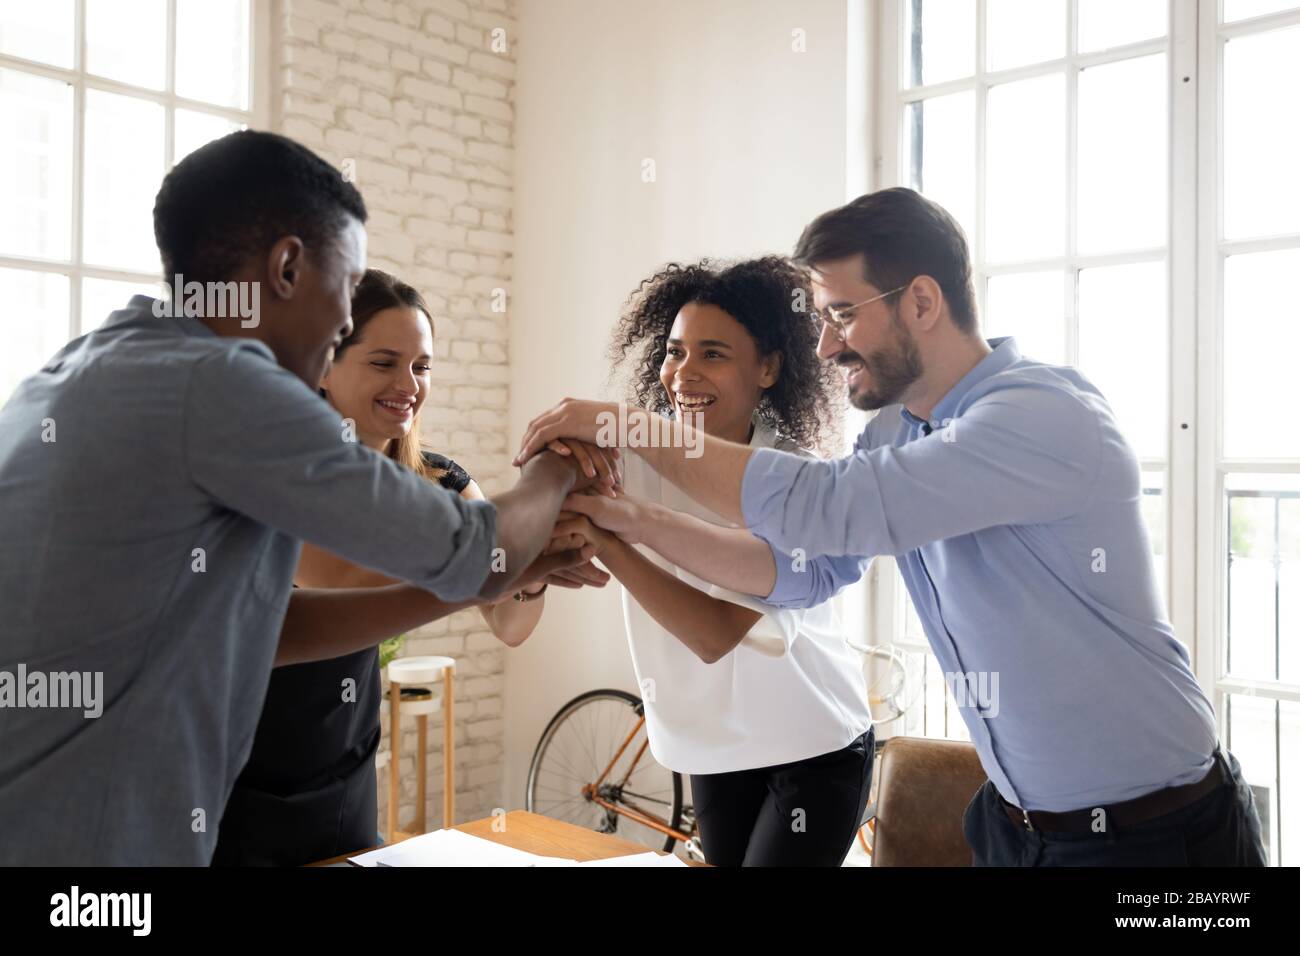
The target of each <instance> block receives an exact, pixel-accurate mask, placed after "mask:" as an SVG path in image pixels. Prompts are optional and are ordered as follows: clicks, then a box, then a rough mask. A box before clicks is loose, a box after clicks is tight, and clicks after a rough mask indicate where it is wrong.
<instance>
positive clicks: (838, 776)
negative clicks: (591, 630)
mask: <svg viewBox="0 0 1300 956" xmlns="http://www.w3.org/2000/svg"><path fill="white" fill-rule="evenodd" d="M807 282H808V280H807V276H806V275H805V273H803V272H802V271H801V270H800V269H798V268H797V267H796V266H794V265H792V264H791V263H790V262H788V261H787V260H785V259H781V258H778V257H775V256H773V257H766V258H761V259H755V260H750V261H744V262H739V263H736V264H734V265H729V266H723V265H718V264H715V263H713V262H710V261H708V260H705V261H703V262H700V263H699V264H696V265H685V266H683V265H677V264H673V265H669V266H667V267H665V268H664V269H662V270H661V271H660V272H659V273H658V274H656V275H655V276H653V277H651V278H649V279H647V280H645V281H644V282H642V283H641V286H640V288H639V289H638V290H637V291H636V292H635V293H633V295H632V297H631V299H630V300H629V303H628V307H627V309H626V310H625V312H624V315H623V317H622V320H621V322H620V323H619V325H618V328H617V331H616V333H615V336H614V343H613V346H612V349H611V358H612V359H613V362H614V364H615V366H616V367H621V366H623V365H624V364H625V363H626V362H627V361H628V359H629V356H634V358H635V361H634V364H633V366H632V368H633V370H634V373H633V374H634V380H633V383H632V392H633V399H634V401H635V403H636V404H638V405H640V406H642V407H645V408H648V409H652V410H654V411H657V412H659V413H660V414H662V415H664V416H666V417H669V418H681V417H683V416H689V417H690V420H691V422H692V424H695V425H696V426H697V427H700V426H702V427H703V429H704V431H705V432H706V433H707V434H709V435H715V436H718V437H721V438H726V439H728V440H731V441H735V442H740V443H744V444H749V445H753V446H762V447H771V448H780V449H782V450H785V451H793V452H796V453H803V454H808V453H807V452H801V447H805V446H809V445H813V444H815V443H816V442H817V440H818V438H819V437H820V433H821V429H822V425H823V423H824V421H825V419H826V417H827V412H828V409H829V407H830V403H829V399H828V396H829V395H830V394H831V391H830V390H831V388H832V384H831V382H830V381H829V380H828V373H827V371H826V367H825V366H823V365H822V363H821V362H820V361H819V360H818V358H817V352H816V349H817V330H816V328H815V327H814V325H813V323H812V322H811V321H810V320H809V318H808V316H807V314H806V312H805V303H810V302H811V301H812V293H811V290H810V289H809V287H808V284H807ZM623 461H624V468H625V472H624V489H625V491H626V494H624V495H621V496H620V497H618V498H617V499H609V498H604V499H601V500H600V501H597V500H596V499H594V498H580V496H570V499H569V501H568V502H566V508H569V509H570V510H569V511H567V512H562V513H561V516H560V518H561V520H560V522H558V523H557V525H556V535H557V537H556V539H555V540H554V541H553V542H552V546H551V547H552V548H553V549H560V548H567V547H569V546H571V545H572V544H574V543H576V542H578V541H582V542H585V543H589V544H593V545H594V546H595V549H596V556H597V557H598V559H599V560H600V561H601V563H602V564H604V565H605V567H606V568H607V569H608V570H609V572H610V573H611V574H613V575H614V576H615V577H616V578H618V580H619V583H620V584H621V585H622V586H623V611H624V618H625V623H626V627H627V636H628V643H629V645H630V648H631V651H632V663H633V666H634V667H635V669H636V676H637V681H638V683H639V685H640V687H641V690H642V696H643V698H644V702H645V715H646V730H647V735H648V737H649V742H650V750H651V752H652V753H653V754H654V756H655V759H656V760H658V761H659V762H660V763H661V764H663V765H664V766H665V767H668V768H669V769H671V770H675V771H677V772H679V773H685V774H689V775H690V779H691V791H692V796H693V800H694V805H695V813H696V817H697V820H698V822H699V829H700V840H701V843H702V846H703V849H704V854H705V858H706V859H707V860H708V861H709V862H710V863H712V864H715V865H721V866H738V865H745V866H764V865H768V866H771V865H793V866H816V865H822V866H837V865H839V864H840V863H842V862H843V860H844V857H845V856H846V855H847V854H848V851H849V847H850V846H851V845H852V842H853V839H854V836H855V834H856V832H857V829H858V824H859V822H860V821H861V819H862V813H863V809H864V807H865V805H866V800H867V790H868V788H869V786H870V783H871V768H872V757H873V755H874V739H873V733H872V730H871V715H870V712H869V711H868V708H867V690H866V684H865V681H864V679H863V675H862V669H861V664H860V661H859V659H858V658H857V656H856V655H855V654H854V652H853V651H852V650H851V649H850V648H849V647H848V646H847V645H846V644H845V642H844V637H843V634H842V633H841V631H840V629H839V627H838V621H837V620H836V617H835V615H834V613H833V610H832V608H831V606H830V605H829V604H826V605H822V606H821V607H816V608H812V609H809V610H786V609H782V608H777V607H773V606H770V605H766V604H764V603H762V602H761V601H759V600H758V599H756V598H753V597H751V596H749V595H742V594H739V593H736V592H733V591H728V590H726V589H724V588H720V587H717V586H714V585H711V584H709V583H708V582H706V581H704V580H703V579H701V578H699V577H696V576H695V575H693V574H691V573H690V572H688V571H686V570H685V569H684V568H681V567H679V566H678V565H676V564H674V563H672V562H670V561H668V560H667V559H666V558H664V557H663V556H662V555H661V554H659V553H657V552H656V551H654V550H653V546H654V536H655V529H661V530H662V529H666V528H670V527H671V528H673V529H674V533H676V534H677V535H678V540H681V535H694V536H696V537H695V540H698V541H699V544H700V547H701V549H709V548H713V549H715V552H716V549H717V532H718V531H719V530H721V529H722V528H734V527H735V526H734V525H731V524H729V523H728V522H726V521H724V520H723V519H722V518H720V517H719V516H718V515H716V514H713V513H712V512H710V511H708V510H707V509H705V508H703V507H702V506H700V505H698V504H696V503H695V502H694V501H692V500H691V499H690V498H688V497H687V496H686V495H685V494H683V493H682V492H681V491H679V490H678V489H677V488H675V487H674V486H673V485H671V484H669V483H668V482H666V481H664V480H663V479H661V478H660V477H659V475H658V474H657V473H656V472H655V471H653V470H652V469H651V468H649V467H648V466H647V465H646V464H645V463H644V462H643V461H642V459H641V458H640V456H638V455H626V456H624V458H623ZM579 508H581V509H582V512H584V513H581V514H580V513H577V509H579ZM607 529H608V530H607ZM733 533H734V532H733ZM711 534H712V535H713V537H712V538H711V537H710V535H711Z"/></svg>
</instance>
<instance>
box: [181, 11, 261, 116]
mask: <svg viewBox="0 0 1300 956" xmlns="http://www.w3.org/2000/svg"><path fill="white" fill-rule="evenodd" d="M248 47H249V37H248V2H247V0H178V2H177V4H176V92H177V93H178V94H180V95H181V96H185V97H188V98H190V99H192V100H202V101H203V102H205V103H216V104H218V105H221V106H233V107H235V108H236V109H241V110H242V109H245V108H247V106H248Z"/></svg>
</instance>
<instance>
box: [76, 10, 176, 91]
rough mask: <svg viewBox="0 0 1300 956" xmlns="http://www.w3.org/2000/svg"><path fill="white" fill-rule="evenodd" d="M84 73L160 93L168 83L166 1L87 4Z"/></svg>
mask: <svg viewBox="0 0 1300 956" xmlns="http://www.w3.org/2000/svg"><path fill="white" fill-rule="evenodd" d="M86 69H87V70H88V71H90V72H91V73H96V74H98V75H99V76H106V77H108V78H109V79H113V80H118V81H120V82H122V83H130V84H132V85H134V86H143V87H147V88H148V89H151V90H161V89H162V88H163V86H164V85H165V83H166V79H167V0H86Z"/></svg>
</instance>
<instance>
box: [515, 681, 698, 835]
mask: <svg viewBox="0 0 1300 956" xmlns="http://www.w3.org/2000/svg"><path fill="white" fill-rule="evenodd" d="M643 712H644V711H643V708H642V705H641V699H640V698H639V697H637V696H636V695H635V694H629V693H627V692H626V691H621V690H590V691H587V692H586V693H585V694H579V695H578V696H577V697H575V698H573V700H571V701H569V702H568V703H567V704H565V705H564V706H563V707H561V708H560V710H559V713H557V714H556V715H555V716H554V717H552V718H551V722H550V723H549V724H547V725H546V729H545V730H544V731H542V737H541V740H539V741H538V742H537V749H536V750H535V751H533V761H532V763H531V764H530V765H529V767H528V790H527V793H526V794H525V803H524V805H525V807H526V808H527V809H528V810H529V811H531V812H533V813H540V814H543V815H545V816H548V817H554V818H555V819H557V820H564V821H566V822H568V823H575V824H577V825H578V826H583V827H588V828H590V829H593V830H596V831H598V832H601V833H617V834H618V835H619V836H620V837H623V838H625V839H628V840H634V841H636V842H637V843H642V844H645V845H646V846H648V847H650V848H652V849H663V850H665V851H668V852H672V849H673V844H674V843H676V842H677V841H676V838H674V837H671V836H665V835H664V834H663V833H660V832H659V831H658V830H656V829H654V828H653V827H649V826H646V825H645V824H643V823H640V822H638V821H635V820H633V819H631V818H630V817H627V816H625V815H623V814H622V813H619V812H618V811H617V810H611V809H608V808H607V807H603V806H601V805H600V804H599V803H597V802H596V800H595V799H594V798H595V797H597V796H599V797H600V798H601V799H603V800H604V801H605V802H607V803H609V804H612V805H613V806H615V807H618V808H623V809H628V810H633V811H636V812H639V813H641V814H644V815H645V816H648V817H651V818H653V819H656V820H658V821H660V822H662V823H663V824H664V825H665V826H668V827H671V828H672V829H678V828H679V827H680V825H681V819H682V778H681V775H679V774H676V773H673V772H672V771H671V770H668V769H667V768H665V767H662V766H660V764H659V763H658V762H657V761H655V759H654V758H653V757H652V756H651V755H650V750H649V748H648V747H647V746H646V731H645V724H644V722H642V714H643ZM638 723H641V727H640V728H639V729H637V730H636V734H635V736H634V737H632V739H631V741H630V742H628V743H627V746H626V747H625V748H624V749H623V752H622V754H619V748H620V747H623V745H624V743H625V742H627V741H628V738H629V735H631V734H632V732H633V730H634V729H635V728H636V727H637V724H638ZM615 755H618V759H617V760H615ZM606 771H608V772H606ZM602 775H604V779H603V781H602V782H601V784H600V786H599V787H598V788H595V789H593V785H594V784H595V783H596V781H597V780H600V779H601V777H602Z"/></svg>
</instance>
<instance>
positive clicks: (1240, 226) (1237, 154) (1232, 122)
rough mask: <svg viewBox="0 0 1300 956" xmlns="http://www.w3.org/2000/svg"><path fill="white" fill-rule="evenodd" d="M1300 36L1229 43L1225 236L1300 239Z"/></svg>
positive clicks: (1298, 31) (1299, 32)
mask: <svg viewBox="0 0 1300 956" xmlns="http://www.w3.org/2000/svg"><path fill="white" fill-rule="evenodd" d="M1298 100H1300V28H1293V29H1289V30H1273V31H1270V32H1268V33H1261V34H1258V35H1256V36H1248V37H1242V38H1241V39H1238V40H1229V41H1228V42H1227V44H1226V46H1225V48H1224V52H1223V231H1224V235H1225V236H1227V237H1228V238H1229V239H1244V238H1250V237H1253V236H1270V235H1276V234H1278V233H1290V232H1300V177H1297V176H1296V170H1297V169H1298V168H1300V124H1297V123H1295V122H1294V121H1293V120H1288V119H1286V116H1287V115H1288V113H1287V110H1286V109H1282V104H1287V103H1290V104H1294V103H1296V102H1297V101H1298Z"/></svg>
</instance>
